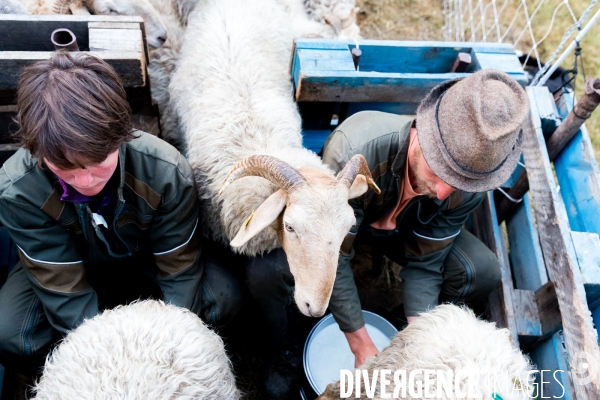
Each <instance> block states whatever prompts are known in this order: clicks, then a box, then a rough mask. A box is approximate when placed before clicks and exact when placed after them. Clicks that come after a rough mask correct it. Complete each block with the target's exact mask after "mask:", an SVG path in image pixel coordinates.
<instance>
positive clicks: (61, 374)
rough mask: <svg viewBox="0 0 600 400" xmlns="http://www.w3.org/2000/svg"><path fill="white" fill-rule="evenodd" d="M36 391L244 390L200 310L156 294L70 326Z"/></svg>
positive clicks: (166, 393)
mask: <svg viewBox="0 0 600 400" xmlns="http://www.w3.org/2000/svg"><path fill="white" fill-rule="evenodd" d="M35 391H36V397H35V398H36V399H39V400H45V399H48V400H50V399H66V400H70V399H73V400H75V399H117V398H119V399H130V400H138V399H139V400H147V399H179V398H181V399H198V398H201V399H207V400H208V399H214V400H217V399H238V398H239V393H238V391H237V389H236V387H235V378H234V376H233V373H232V371H231V365H230V362H229V360H228V358H227V356H226V354H225V349H224V347H223V342H222V341H221V338H220V337H219V336H218V335H217V334H216V333H214V332H213V331H211V330H210V329H209V328H208V327H206V325H204V323H203V322H202V321H201V320H200V318H198V317H197V316H196V315H195V314H194V313H192V312H190V311H188V310H186V309H183V308H179V307H175V306H172V305H165V304H164V303H163V302H158V301H154V300H148V301H142V302H138V303H133V304H131V305H129V306H124V307H118V308H115V309H113V310H108V311H105V312H104V313H102V314H100V315H98V316H96V317H95V318H92V319H90V320H87V321H85V322H84V323H83V324H81V325H80V326H79V327H78V328H77V329H75V330H74V331H72V332H71V333H69V335H67V337H66V338H65V339H64V341H63V342H62V343H61V344H60V346H58V347H57V348H56V349H55V350H54V351H53V352H52V354H51V355H50V356H49V357H48V359H47V361H46V366H45V368H44V374H43V376H42V378H41V380H40V382H39V383H38V384H37V386H36V388H35Z"/></svg>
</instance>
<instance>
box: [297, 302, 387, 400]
mask: <svg viewBox="0 0 600 400" xmlns="http://www.w3.org/2000/svg"><path fill="white" fill-rule="evenodd" d="M362 312H363V317H364V319H365V325H366V324H368V323H369V322H367V321H368V320H373V319H375V320H377V321H378V323H381V324H383V325H385V326H386V327H387V328H389V329H390V333H392V332H393V334H392V335H391V336H389V335H388V337H389V338H390V340H392V339H393V338H394V336H396V334H397V333H398V329H396V327H395V326H394V325H392V324H391V323H390V322H389V321H388V320H387V319H385V318H383V317H382V316H381V315H379V314H375V313H373V312H371V311H365V310H362ZM331 320H333V314H327V315H326V316H325V317H323V318H322V319H321V320H320V321H319V322H317V324H316V325H315V326H314V327H313V328H312V329H311V330H310V333H309V334H308V337H307V338H306V342H305V343H304V351H303V352H302V365H303V366H304V376H305V377H306V380H307V381H308V384H309V385H310V387H311V389H312V390H313V391H314V392H315V393H316V394H317V396H320V395H322V394H323V393H321V392H319V389H318V388H317V385H316V384H315V381H314V379H313V377H312V374H311V373H310V371H309V369H308V365H307V359H308V346H309V345H310V343H311V342H312V338H313V336H314V334H315V332H316V331H318V330H319V328H321V327H322V326H327V325H329V324H330V323H331ZM333 323H335V320H334V321H333ZM371 325H373V324H371ZM378 329H379V328H378ZM386 330H387V329H386ZM380 331H382V330H381V329H380ZM382 332H383V331H382ZM384 334H385V332H384Z"/></svg>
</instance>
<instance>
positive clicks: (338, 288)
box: [323, 131, 365, 332]
mask: <svg viewBox="0 0 600 400" xmlns="http://www.w3.org/2000/svg"><path fill="white" fill-rule="evenodd" d="M349 152H350V146H349V145H348V141H347V139H346V137H345V135H344V134H343V132H341V131H336V132H334V133H333V134H332V135H331V136H330V137H329V138H328V139H327V141H326V142H325V146H324V151H323V162H324V163H325V164H327V165H328V166H329V167H330V168H331V169H333V170H334V171H336V172H339V171H341V170H342V168H343V167H344V165H346V162H348V159H349ZM359 199H360V198H359ZM359 199H353V200H351V201H350V205H351V206H352V208H353V209H354V216H355V217H356V224H354V225H353V226H352V228H351V229H350V232H348V234H347V235H346V237H345V239H344V241H343V243H342V246H341V248H340V255H339V259H338V268H337V272H336V275H335V282H334V284H333V292H332V293H331V299H330V300H329V310H330V311H331V313H332V314H333V317H334V318H335V320H336V322H337V323H338V325H339V326H340V329H341V330H342V332H354V331H356V330H358V329H360V328H362V327H363V326H364V325H365V321H364V319H363V315H362V308H361V305H360V299H359V298H358V291H357V289H356V283H355V282H354V272H353V271H352V267H351V266H350V261H351V260H352V258H354V250H353V248H352V245H353V243H354V239H355V237H356V234H357V233H358V228H359V227H360V224H361V223H362V220H363V215H364V211H363V209H362V207H361V204H362V202H361V201H360V200H359Z"/></svg>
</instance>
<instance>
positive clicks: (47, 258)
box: [0, 132, 202, 332]
mask: <svg viewBox="0 0 600 400" xmlns="http://www.w3.org/2000/svg"><path fill="white" fill-rule="evenodd" d="M137 134H139V135H140V137H139V138H137V139H134V140H132V141H131V142H128V143H123V144H122V145H121V147H120V149H119V169H118V170H117V172H116V173H118V174H119V185H118V189H117V204H116V211H115V217H114V219H113V220H112V221H106V222H107V223H108V224H111V225H112V227H113V229H114V232H115V233H116V235H115V236H116V237H117V240H119V242H120V243H119V246H118V247H119V250H120V252H115V251H112V250H114V249H112V250H111V249H110V245H108V243H107V241H106V240H105V237H104V233H103V229H104V227H103V226H102V225H100V226H99V225H98V224H97V221H95V220H94V219H93V218H92V212H91V210H90V208H89V206H88V203H71V202H64V201H61V200H60V197H61V194H62V192H63V189H62V187H61V185H60V183H59V182H58V178H57V177H56V175H54V174H53V173H52V172H51V171H50V170H49V169H48V168H47V167H46V168H44V169H42V168H40V167H39V165H38V160H37V159H36V158H34V157H32V156H31V154H30V153H29V151H28V150H25V149H20V150H19V151H17V153H16V154H15V155H13V156H12V157H11V158H10V159H8V160H7V161H6V162H5V163H4V165H3V167H2V168H1V169H0V222H2V223H3V224H4V225H5V226H6V228H7V229H8V231H9V232H10V234H11V236H12V237H13V239H14V241H15V243H16V244H17V245H18V247H19V256H20V259H21V262H22V263H23V265H24V266H25V267H26V270H27V272H28V273H27V276H28V278H29V281H30V283H31V285H32V287H33V289H34V291H35V293H36V295H37V296H38V297H39V298H40V300H41V302H42V305H43V307H44V310H45V312H46V314H47V316H48V319H49V321H50V323H51V324H52V326H53V327H54V328H55V329H57V330H59V331H61V332H66V331H68V330H70V329H73V328H75V327H77V326H78V325H79V324H80V323H81V322H82V320H83V319H84V318H91V317H93V316H95V315H96V314H97V313H98V296H97V293H96V292H95V290H94V289H92V287H91V286H90V283H89V282H88V279H87V278H88V275H89V274H88V272H89V267H90V265H110V263H111V262H115V263H116V262H120V263H123V260H130V259H131V260H133V259H135V258H136V257H137V256H139V255H141V254H144V253H146V254H147V255H148V256H149V257H150V258H151V259H153V262H154V264H155V265H156V281H157V282H158V284H159V286H160V288H161V290H162V292H163V296H164V300H165V302H170V303H172V304H175V305H177V306H180V307H186V308H188V309H189V308H191V307H192V304H193V303H194V302H195V301H199V300H197V299H196V297H197V289H198V287H199V284H200V279H201V275H202V271H201V265H200V263H199V259H200V251H201V240H200V238H201V235H200V231H201V229H200V228H199V221H198V204H197V194H196V190H195V186H194V178H193V173H192V170H191V168H190V165H189V164H188V162H187V160H185V158H183V156H182V155H181V154H179V152H178V151H177V150H175V148H173V147H172V146H170V145H168V144H166V143H165V142H163V141H162V140H160V139H158V138H156V137H154V136H152V135H149V134H147V133H143V132H137ZM124 265H127V264H126V263H124ZM114 279H115V280H118V279H119V276H118V275H116V276H114ZM198 297H199V296H198Z"/></svg>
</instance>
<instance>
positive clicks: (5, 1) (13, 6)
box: [0, 0, 29, 14]
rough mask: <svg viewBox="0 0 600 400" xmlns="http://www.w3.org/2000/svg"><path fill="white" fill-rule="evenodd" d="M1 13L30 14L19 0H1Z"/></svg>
mask: <svg viewBox="0 0 600 400" xmlns="http://www.w3.org/2000/svg"><path fill="white" fill-rule="evenodd" d="M0 14H29V13H28V12H27V10H26V9H25V7H23V5H22V4H21V3H20V2H19V1H18V0H0Z"/></svg>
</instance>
